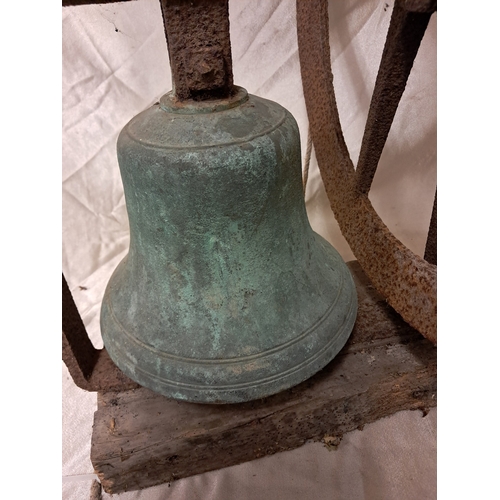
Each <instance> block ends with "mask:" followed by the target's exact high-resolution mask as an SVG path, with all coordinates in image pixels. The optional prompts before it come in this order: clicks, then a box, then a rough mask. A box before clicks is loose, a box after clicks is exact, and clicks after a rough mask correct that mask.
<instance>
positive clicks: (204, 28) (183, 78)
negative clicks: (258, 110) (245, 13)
mask: <svg viewBox="0 0 500 500" xmlns="http://www.w3.org/2000/svg"><path fill="white" fill-rule="evenodd" d="M160 3H161V9H162V13H163V23H164V27H165V35H166V39H167V45H168V52H169V55H170V67H171V70H172V81H173V88H174V93H175V95H176V97H177V98H178V99H179V100H181V101H183V100H187V99H194V100H207V99H224V98H227V97H229V96H230V95H231V94H232V93H233V65H232V58H231V42H230V40H229V7H228V0H160Z"/></svg>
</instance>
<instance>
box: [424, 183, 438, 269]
mask: <svg viewBox="0 0 500 500" xmlns="http://www.w3.org/2000/svg"><path fill="white" fill-rule="evenodd" d="M424 259H425V260H426V261H427V262H429V263H430V264H434V265H435V266H437V190H436V194H435V195H434V206H433V207H432V215H431V222H430V224H429V233H428V234H427V243H426V245H425V253H424Z"/></svg>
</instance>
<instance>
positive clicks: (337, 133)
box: [296, 0, 437, 344]
mask: <svg viewBox="0 0 500 500" xmlns="http://www.w3.org/2000/svg"><path fill="white" fill-rule="evenodd" d="M296 5H297V35H298V46H299V58H300V67H301V75H302V83H303V88H304V98H305V102H306V107H307V113H308V118H309V126H310V131H311V134H312V139H313V144H314V147H315V151H316V158H317V161H318V166H319V169H320V172H321V176H322V179H323V182H324V185H325V189H326V192H327V195H328V199H329V201H330V205H331V208H332V210H333V213H334V215H335V218H336V219H337V221H338V223H339V226H340V229H341V231H342V234H343V235H344V237H345V238H346V240H347V242H348V243H349V246H350V247H351V250H352V251H353V253H354V255H355V256H356V258H357V260H358V262H359V263H360V265H361V266H362V268H363V270H364V271H365V273H366V274H367V276H368V277H369V278H370V280H371V281H372V283H373V285H374V286H375V288H376V289H377V290H378V291H379V292H380V293H381V294H382V295H383V296H384V297H386V300H387V302H388V303H389V304H390V305H391V306H392V307H393V308H394V309H395V310H396V311H397V312H398V313H399V314H400V315H401V316H402V317H403V319H404V320H405V321H406V322H407V323H409V324H410V325H411V326H413V327H414V328H416V329H417V330H418V331H419V332H420V333H422V334H423V335H424V336H425V337H426V338H428V339H429V340H430V341H431V342H433V343H434V344H436V343H437V267H436V266H435V265H432V264H430V263H428V262H426V261H425V260H424V259H422V258H420V257H419V256H417V255H415V254H414V253H413V252H411V251H410V250H409V249H408V248H406V247H405V246H404V245H403V244H402V243H401V242H400V241H399V240H398V239H397V238H396V237H394V235H393V234H392V233H391V232H390V231H389V229H388V228H387V226H386V225H385V224H384V223H383V221H382V220H381V219H380V217H379V216H378V215H377V213H376V212H375V210H374V208H373V206H372V204H371V203H370V201H369V199H368V189H369V185H370V184H371V179H372V178H373V174H374V172H375V168H376V165H377V164H378V158H379V156H380V152H381V151H382V148H383V145H384V143H385V139H386V137H387V134H388V132H389V129H390V125H391V123H392V118H393V117H394V113H395V111H396V109H397V104H398V103H399V100H400V98H401V94H402V93H403V90H404V87H405V85H406V79H407V78H408V75H409V72H410V70H411V66H412V64H413V59H414V57H415V55H416V53H417V51H418V47H419V45H420V40H421V38H422V36H423V34H424V32H425V28H426V27H427V23H428V21H429V18H430V16H431V14H432V12H433V11H434V10H435V6H436V3H435V2H432V1H431V2H429V1H419V0H412V1H410V0H406V1H405V0H396V2H395V5H394V11H393V14H392V17H391V26H390V28H389V33H388V38H387V41H386V45H385V48H384V53H383V56H382V62H381V66H380V70H379V74H378V76H377V82H376V84H375V91H374V97H373V98H372V103H371V105H370V113H371V115H372V116H371V118H370V119H369V121H370V123H367V131H366V130H365V138H364V150H365V151H366V152H367V153H366V154H365V158H366V159H365V160H363V161H364V162H365V166H364V167H362V170H363V171H362V172H361V171H360V172H358V173H356V170H355V169H354V165H353V163H352V160H351V158H350V156H349V151H348V149H347V146H346V144H345V140H344V136H343V133H342V128H341V125H340V120H339V113H338V109H337V105H336V101H335V93H334V89H333V75H332V69H331V64H330V45H329V26H328V0H297V4H296ZM417 25H418V26H417ZM408 30H409V31H411V32H412V33H413V34H410V35H409V33H408ZM411 40H413V42H412V43H409V41H411ZM415 41H416V42H415ZM395 65H396V70H397V71H396V76H394V75H393V76H392V78H391V75H388V74H387V72H388V71H391V70H392V69H394V68H395ZM402 65H403V66H404V67H403V68H402V69H401V67H402ZM391 82H392V85H394V82H396V88H395V89H394V88H393V89H392V91H390V90H389V91H385V90H384V86H387V85H388V84H391ZM384 100H385V101H384ZM384 102H385V104H384ZM394 104H395V105H394ZM388 107H390V108H391V109H390V110H388V109H387V108H388ZM380 113H382V114H383V113H386V114H385V115H384V123H385V125H384V130H382V131H377V130H374V131H373V133H371V132H370V130H369V129H370V127H371V128H372V130H373V128H374V127H375V122H376V121H377V119H378V114H380ZM391 113H392V115H391ZM370 151H372V154H373V155H374V160H373V159H372V158H369V152H370ZM377 155H378V156H377ZM374 165H375V168H374Z"/></svg>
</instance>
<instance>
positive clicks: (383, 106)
mask: <svg viewBox="0 0 500 500" xmlns="http://www.w3.org/2000/svg"><path fill="white" fill-rule="evenodd" d="M430 16H431V14H429V13H415V12H409V11H406V10H405V9H403V7H402V6H401V4H400V3H398V2H396V3H395V4H394V10H393V13H392V17H391V24H390V26H389V32H388V33H387V40H386V44H385V47H384V51H383V54H382V60H381V63H380V67H379V71H378V75H377V80H376V82H375V89H374V91H373V96H372V100H371V103H370V110H369V112H368V118H367V120H366V127H365V133H364V136H363V140H362V142H361V150H360V153H359V160H358V164H357V166H356V189H357V190H358V191H359V192H360V193H363V194H365V193H368V191H369V190H370V186H371V183H372V181H373V176H374V175H375V172H376V170H377V166H378V162H379V159H380V155H381V154H382V150H383V148H384V145H385V142H386V140H387V136H388V135H389V130H390V128H391V125H392V122H393V120H394V115H395V114H396V110H397V109H398V104H399V101H400V99H401V96H402V95H403V92H404V89H405V87H406V82H407V80H408V76H409V75H410V71H411V68H412V66H413V61H414V60H415V56H416V55H417V52H418V48H419V47H420V42H421V40H422V37H423V36H424V33H425V30H426V29H427V25H428V24H429V19H430Z"/></svg>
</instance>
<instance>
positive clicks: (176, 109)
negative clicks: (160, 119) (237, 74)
mask: <svg viewBox="0 0 500 500" xmlns="http://www.w3.org/2000/svg"><path fill="white" fill-rule="evenodd" d="M234 90H235V93H234V94H233V95H232V96H231V97H228V98H226V99H210V100H207V101H195V100H193V99H188V100H185V101H180V100H179V99H177V97H176V96H175V94H174V91H173V90H172V91H170V92H168V93H167V94H165V95H164V96H162V97H161V99H160V108H161V109H162V110H163V111H167V112H168V113H179V114H185V115H194V114H200V113H215V112H217V111H225V110H227V109H232V108H235V107H237V106H240V105H241V104H243V103H244V102H246V101H248V92H247V91H246V90H245V89H244V88H243V87H238V86H236V85H235V86H234Z"/></svg>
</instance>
